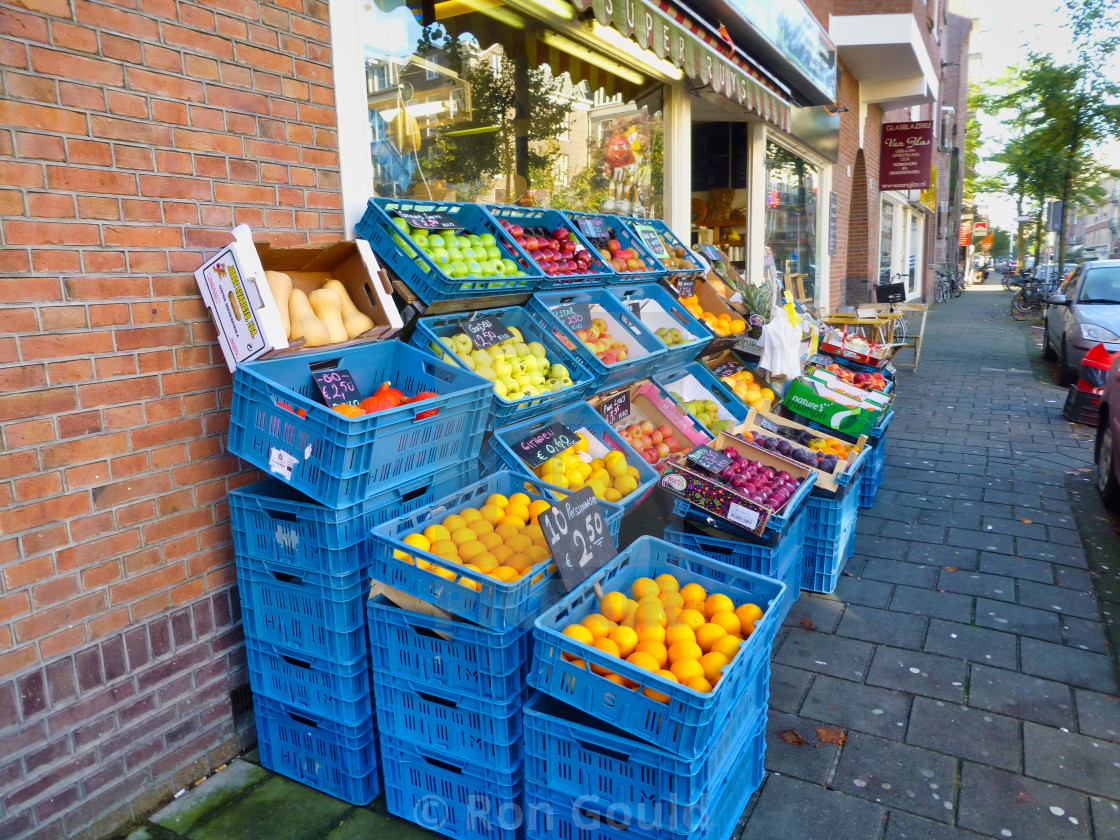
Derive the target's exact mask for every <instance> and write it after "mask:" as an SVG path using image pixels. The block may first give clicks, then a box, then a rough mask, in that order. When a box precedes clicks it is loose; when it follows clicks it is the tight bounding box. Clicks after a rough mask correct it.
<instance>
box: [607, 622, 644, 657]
mask: <svg viewBox="0 0 1120 840" xmlns="http://www.w3.org/2000/svg"><path fill="white" fill-rule="evenodd" d="M607 638H608V639H610V640H611V641H612V642H614V643H615V644H616V645H618V652H619V654H618V655H619V656H621V657H622V658H623V659H625V658H626V657H627V656H629V655H630V654H631V653H633V652H634V648H636V647H637V646H638V634H637V633H636V632H634V628H633V627H615V628H613V629H612V630H611V632H610V633H608V634H607Z"/></svg>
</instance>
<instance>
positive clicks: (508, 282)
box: [354, 198, 544, 305]
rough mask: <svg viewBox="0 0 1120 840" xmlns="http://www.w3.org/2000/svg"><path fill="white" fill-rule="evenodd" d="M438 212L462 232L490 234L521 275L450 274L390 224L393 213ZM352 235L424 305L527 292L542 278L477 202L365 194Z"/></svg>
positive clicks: (531, 262)
mask: <svg viewBox="0 0 1120 840" xmlns="http://www.w3.org/2000/svg"><path fill="white" fill-rule="evenodd" d="M401 210H403V211H405V212H419V213H443V214H444V215H446V216H448V217H450V218H451V219H453V220H454V221H455V223H456V224H458V225H459V227H460V228H461V229H462V231H463V233H465V234H480V235H481V234H484V233H490V234H493V236H494V240H495V244H496V245H497V248H498V250H499V251H501V253H502V258H503V259H512V260H513V261H514V262H515V263H517V266H518V269H519V270H521V271H524V272H525V276H524V277H516V276H513V277H510V276H504V277H452V276H451V275H449V274H447V273H446V272H445V271H444V270H443V269H442V268H440V267H439V266H438V265H436V263H435V262H434V261H433V260H432V258H431V257H429V256H428V255H427V254H425V253H424V252H423V251H421V250H420V249H419V248H416V247H413V245H412V244H410V243H409V241H408V240H407V239H405V237H403V236H401V237H400V238H401V239H402V240H404V241H403V244H402V242H398V241H397V240H396V239H394V238H393V237H394V235H396V234H398V233H399V232H400V231H399V228H398V227H397V225H396V224H395V223H394V222H393V215H392V214H393V213H395V212H396V211H401ZM354 230H355V233H356V234H357V235H358V236H360V237H361V238H362V239H366V240H368V241H369V244H370V245H371V246H372V248H373V250H374V251H376V252H377V256H379V257H380V258H381V259H382V260H384V261H385V263H386V264H388V266H389V268H391V269H392V270H393V272H394V273H395V274H396V275H397V276H398V277H400V279H401V280H403V281H404V283H405V285H406V286H408V287H409V288H410V289H412V291H413V292H415V293H416V296H417V297H419V298H420V300H422V301H424V303H426V304H428V305H431V304H433V303H435V302H436V301H438V300H451V299H460V298H471V297H482V296H489V295H495V294H502V295H508V294H518V293H521V294H527V293H529V292H532V291H533V289H535V288H536V287H537V283H539V282H540V280H541V278H542V277H543V276H544V274H543V272H542V271H541V270H540V269H539V268H537V266H536V263H535V262H533V260H532V259H530V257H529V255H528V254H526V253H525V252H524V251H523V250H521V248H520V247H518V245H517V243H516V242H514V241H513V239H511V238H510V236H509V235H508V234H507V233H506V232H505V229H503V228H502V226H501V225H500V224H498V223H497V222H496V221H495V220H494V218H493V216H491V215H490V214H489V213H487V212H486V210H484V209H483V208H482V207H480V206H479V205H477V204H460V203H456V202H453V201H415V200H413V199H410V198H371V199H370V200H369V204H367V205H366V212H365V214H364V215H363V216H362V218H361V220H360V221H359V222H358V223H357V225H356V226H355V228H354Z"/></svg>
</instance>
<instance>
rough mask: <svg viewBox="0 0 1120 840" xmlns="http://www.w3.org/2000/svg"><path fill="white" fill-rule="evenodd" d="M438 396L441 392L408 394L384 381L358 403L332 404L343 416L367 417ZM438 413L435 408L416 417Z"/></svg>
mask: <svg viewBox="0 0 1120 840" xmlns="http://www.w3.org/2000/svg"><path fill="white" fill-rule="evenodd" d="M438 396H439V394H438V393H436V392H435V391H419V392H417V393H415V394H413V395H412V396H407V395H406V394H405V393H404V392H403V391H401V390H399V389H397V388H394V387H393V383H392V382H382V383H381V385H379V386H378V388H377V390H376V391H374V392H373V393H372V394H370V395H369V396H368V397H366V398H365V399H363V400H362V401H361V402H359V403H358V404H357V405H351V404H350V403H339V404H338V405H336V406H332V408H333V409H334V410H335V411H337V412H338V413H339V414H341V415H342V416H343V417H349V418H351V419H355V418H358V417H365V416H366V415H367V414H376V413H377V412H379V411H386V410H388V409H390V408H398V407H400V406H402V405H411V404H412V403H418V402H423V401H424V400H427V399H431V398H432V397H438ZM437 414H439V409H438V408H433V409H432V410H431V411H421V412H420V413H419V414H417V415H416V419H417V420H423V419H425V418H426V417H435V416H436V415H437Z"/></svg>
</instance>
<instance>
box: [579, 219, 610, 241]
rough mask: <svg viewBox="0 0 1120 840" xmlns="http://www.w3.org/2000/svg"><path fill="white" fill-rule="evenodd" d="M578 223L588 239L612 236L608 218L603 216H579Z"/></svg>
mask: <svg viewBox="0 0 1120 840" xmlns="http://www.w3.org/2000/svg"><path fill="white" fill-rule="evenodd" d="M576 224H577V225H579V229H580V230H582V231H583V235H584V236H586V237H587V238H588V239H610V238H611V234H610V231H609V230H607V220H606V219H604V218H603V217H602V216H578V217H576Z"/></svg>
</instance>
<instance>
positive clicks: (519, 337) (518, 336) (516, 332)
mask: <svg viewBox="0 0 1120 840" xmlns="http://www.w3.org/2000/svg"><path fill="white" fill-rule="evenodd" d="M506 329H507V330H509V331H510V332H511V333H512V334H513V340H514V341H524V340H525V339H524V338H523V337H522V335H521V330H519V329H518V328H517V327H506Z"/></svg>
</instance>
